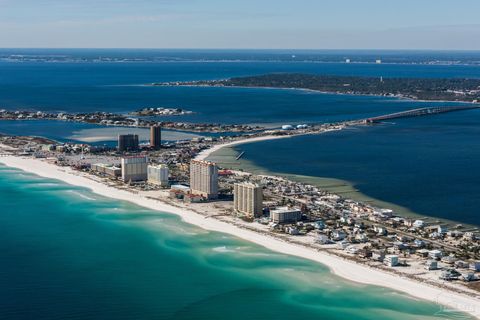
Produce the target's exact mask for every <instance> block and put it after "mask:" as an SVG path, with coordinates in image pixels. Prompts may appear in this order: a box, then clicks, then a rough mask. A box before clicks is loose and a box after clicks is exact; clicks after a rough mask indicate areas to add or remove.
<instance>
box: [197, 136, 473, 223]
mask: <svg viewBox="0 0 480 320" xmlns="http://www.w3.org/2000/svg"><path fill="white" fill-rule="evenodd" d="M321 133H322V132H319V133H318V134H321ZM294 137H295V136H292V138H294ZM252 140H253V139H252ZM257 141H259V140H256V141H253V142H257ZM248 142H249V141H246V142H245V144H246V143H248ZM242 144H244V143H241V141H237V143H235V144H231V145H230V144H224V145H223V147H225V148H223V147H217V148H216V149H215V150H211V149H208V150H204V151H202V153H203V152H206V151H210V150H211V152H209V154H208V155H206V154H204V155H203V156H204V157H202V159H201V160H209V161H213V162H215V163H217V164H219V165H220V166H223V167H224V168H229V166H231V168H230V170H233V171H236V170H242V172H243V171H244V172H248V173H252V174H255V175H262V176H272V177H282V178H286V179H288V180H291V181H295V182H299V183H306V184H310V185H314V186H316V187H318V188H320V189H323V190H326V191H328V192H330V193H333V194H338V195H341V196H344V197H346V198H348V199H352V200H355V201H360V202H365V203H369V204H373V205H374V206H376V207H379V208H389V209H392V210H394V211H395V212H396V213H398V214H399V215H401V216H405V217H413V218H416V219H422V220H428V221H437V220H438V221H440V223H444V224H445V225H446V226H448V227H449V228H450V227H455V226H457V225H459V224H460V225H462V226H463V227H464V228H465V229H464V231H471V230H476V229H479V228H480V226H478V225H474V224H470V223H465V222H462V221H456V220H450V219H446V218H441V217H436V216H433V215H427V214H423V213H419V212H415V211H413V210H412V209H409V208H407V207H404V206H402V205H401V204H397V203H392V202H388V201H384V200H381V199H379V198H374V197H372V196H369V195H367V194H365V193H363V192H362V191H361V190H359V189H357V188H355V186H354V184H353V183H352V182H350V181H347V180H342V179H338V178H335V177H316V176H305V175H298V174H293V173H284V172H274V171H270V170H269V169H268V168H265V167H261V166H258V165H256V164H254V163H253V162H251V161H250V160H248V159H244V158H242V159H238V160H236V159H235V155H233V154H230V152H229V151H225V149H228V148H230V149H231V150H232V153H233V152H235V151H234V150H235V149H234V148H235V147H237V146H240V145H242ZM222 151H224V152H225V153H227V154H223V153H222ZM339 189H340V190H339Z"/></svg>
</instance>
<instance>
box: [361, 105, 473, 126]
mask: <svg viewBox="0 0 480 320" xmlns="http://www.w3.org/2000/svg"><path fill="white" fill-rule="evenodd" d="M470 109H480V105H467V106H449V107H446V106H443V107H442V106H439V107H426V108H419V109H413V110H406V111H401V112H395V113H390V114H386V115H383V116H378V117H373V118H368V119H365V120H363V122H364V123H376V122H380V121H385V120H392V119H400V118H410V117H420V116H429V115H434V114H439V113H446V112H455V111H462V110H470Z"/></svg>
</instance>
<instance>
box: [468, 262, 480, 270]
mask: <svg viewBox="0 0 480 320" xmlns="http://www.w3.org/2000/svg"><path fill="white" fill-rule="evenodd" d="M470 270H472V271H480V261H475V262H472V263H470Z"/></svg>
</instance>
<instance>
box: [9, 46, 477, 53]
mask: <svg viewBox="0 0 480 320" xmlns="http://www.w3.org/2000/svg"><path fill="white" fill-rule="evenodd" d="M66 49H69V50H197V51H207V50H211V51H288V50H290V51H411V52H412V51H417V52H418V51H429V52H480V49H412V48H409V49H402V48H397V49H383V48H368V49H365V48H363V49H360V48H359V49H356V48H174V47H1V46H0V50H66Z"/></svg>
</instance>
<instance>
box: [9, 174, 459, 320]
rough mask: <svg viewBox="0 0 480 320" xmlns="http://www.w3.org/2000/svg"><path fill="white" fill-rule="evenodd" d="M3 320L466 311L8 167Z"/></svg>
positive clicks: (410, 315) (420, 315)
mask: <svg viewBox="0 0 480 320" xmlns="http://www.w3.org/2000/svg"><path fill="white" fill-rule="evenodd" d="M0 200H1V201H2V203H3V206H2V210H1V212H0V252H1V253H2V254H1V255H0V310H1V312H0V318H1V319H301V318H310V319H312V318H314V319H436V318H440V317H441V318H445V317H447V318H450V317H452V318H453V316H455V315H456V314H453V313H449V312H445V311H442V308H441V307H440V306H438V305H436V304H434V303H427V302H423V301H417V300H414V299H412V298H409V297H408V296H405V295H403V294H401V293H398V292H393V291H391V290H389V289H386V288H381V287H374V286H365V285H360V284H355V283H352V282H348V281H345V280H343V279H341V278H338V277H336V276H334V275H332V274H331V273H330V272H329V271H328V270H327V269H326V268H325V267H323V266H321V265H318V264H315V263H313V262H310V261H306V260H302V259H298V258H294V257H289V256H285V255H282V254H277V253H275V252H271V251H269V250H266V249H264V248H262V247H260V246H257V245H254V244H251V243H248V242H245V241H241V240H238V239H236V238H234V237H231V236H229V235H225V234H221V233H215V232H208V231H205V230H202V229H199V228H197V227H194V226H191V225H188V224H186V223H184V222H182V221H180V219H179V218H177V217H176V216H173V215H169V214H163V213H158V212H154V211H151V210H146V209H143V208H140V207H138V206H134V205H132V204H129V203H126V202H119V201H112V200H110V199H107V198H103V197H100V196H97V195H95V194H93V193H91V192H90V191H88V190H85V189H81V188H77V187H72V186H69V185H66V184H63V183H60V182H58V181H55V180H49V179H44V178H40V177H37V176H34V175H30V174H27V173H24V172H22V171H19V170H14V169H10V168H7V167H4V166H0Z"/></svg>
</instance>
